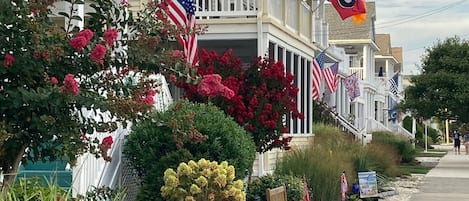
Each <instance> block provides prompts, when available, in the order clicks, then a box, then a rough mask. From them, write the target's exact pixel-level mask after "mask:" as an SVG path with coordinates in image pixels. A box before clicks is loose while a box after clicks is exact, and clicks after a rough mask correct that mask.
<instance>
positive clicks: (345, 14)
mask: <svg viewBox="0 0 469 201" xmlns="http://www.w3.org/2000/svg"><path fill="white" fill-rule="evenodd" d="M329 1H330V2H331V3H332V6H334V8H335V10H337V12H338V13H339V15H340V18H342V20H345V19H347V18H349V17H352V16H355V15H359V14H364V13H366V4H365V2H364V1H365V0H329Z"/></svg>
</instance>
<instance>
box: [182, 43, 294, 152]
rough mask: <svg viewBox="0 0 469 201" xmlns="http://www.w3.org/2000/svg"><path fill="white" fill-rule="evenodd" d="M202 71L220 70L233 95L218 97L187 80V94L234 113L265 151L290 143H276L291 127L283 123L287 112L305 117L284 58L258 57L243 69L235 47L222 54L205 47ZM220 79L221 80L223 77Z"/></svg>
mask: <svg viewBox="0 0 469 201" xmlns="http://www.w3.org/2000/svg"><path fill="white" fill-rule="evenodd" d="M198 73H199V74H201V75H203V76H204V78H205V76H207V75H211V74H215V73H216V74H219V75H220V76H221V78H222V80H221V84H223V85H224V86H225V87H227V88H229V89H231V90H232V91H233V94H234V95H233V96H232V98H231V99H227V98H221V97H220V98H214V97H213V94H210V93H208V92H207V91H209V90H202V89H201V88H204V86H203V85H202V84H204V82H203V81H202V82H201V84H200V85H199V86H192V85H189V84H184V83H183V81H180V82H179V83H178V86H180V87H183V88H184V89H185V96H186V97H187V98H189V99H190V100H192V101H200V102H206V101H207V98H212V99H211V101H212V102H213V103H214V104H215V105H217V106H218V107H220V108H222V109H223V110H224V111H225V112H226V113H227V114H229V115H230V116H232V117H233V118H234V119H235V120H236V121H237V122H238V123H239V124H240V125H241V126H244V128H245V129H246V130H247V131H248V132H250V133H251V134H252V135H253V139H254V142H255V143H256V147H257V151H259V152H265V151H268V150H270V149H272V148H274V147H281V148H282V147H285V146H286V144H284V143H282V144H278V143H274V142H275V140H276V139H279V137H281V136H282V134H283V133H284V132H285V131H288V129H287V128H286V127H285V126H286V125H285V124H284V123H283V117H285V116H286V115H289V116H291V117H292V118H303V115H302V114H300V113H299V112H298V109H297V102H296V97H297V93H298V88H297V87H295V86H294V85H293V78H294V76H293V75H292V74H290V73H285V69H284V66H283V64H282V63H281V62H275V61H273V60H270V59H262V58H260V57H259V58H257V60H255V61H254V62H253V63H252V64H251V66H250V67H249V68H247V69H243V67H242V65H241V62H240V60H239V58H237V57H235V56H233V55H232V52H231V50H229V51H227V52H225V53H224V54H223V55H221V56H218V54H217V53H216V52H214V51H212V52H207V51H205V50H202V55H201V61H200V66H199V69H198ZM219 82H220V81H219Z"/></svg>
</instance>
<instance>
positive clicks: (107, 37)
mask: <svg viewBox="0 0 469 201" xmlns="http://www.w3.org/2000/svg"><path fill="white" fill-rule="evenodd" d="M116 38H117V30H116V29H107V30H106V31H105V32H104V34H103V39H104V41H106V43H107V44H108V45H109V46H113V45H114V42H115V41H116Z"/></svg>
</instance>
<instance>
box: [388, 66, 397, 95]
mask: <svg viewBox="0 0 469 201" xmlns="http://www.w3.org/2000/svg"><path fill="white" fill-rule="evenodd" d="M389 84H390V85H389V92H391V93H392V94H394V96H395V97H397V95H398V94H399V89H398V86H399V85H398V84H399V72H397V73H395V74H394V76H392V78H391V79H389Z"/></svg>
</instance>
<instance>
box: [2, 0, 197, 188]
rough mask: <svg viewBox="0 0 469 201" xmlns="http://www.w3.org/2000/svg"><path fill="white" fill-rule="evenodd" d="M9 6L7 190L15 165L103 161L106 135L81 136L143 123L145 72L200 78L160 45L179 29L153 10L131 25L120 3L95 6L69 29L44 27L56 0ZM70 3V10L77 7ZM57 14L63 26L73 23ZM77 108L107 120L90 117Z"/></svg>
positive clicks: (149, 102)
mask: <svg viewBox="0 0 469 201" xmlns="http://www.w3.org/2000/svg"><path fill="white" fill-rule="evenodd" d="M12 2H13V1H0V41H3V42H1V43H0V168H1V170H2V171H3V173H4V174H5V175H6V177H5V180H4V181H5V183H7V184H8V183H10V182H11V181H12V179H13V178H14V177H13V173H14V172H16V171H17V167H18V164H19V163H20V161H26V160H29V161H33V162H34V161H38V160H55V159H59V158H61V159H64V158H65V159H66V160H68V161H69V162H70V163H72V164H73V163H74V161H75V160H76V158H77V156H79V155H80V154H82V153H84V152H86V151H90V152H95V153H96V154H97V155H98V156H103V157H104V158H105V159H108V160H110V158H107V157H108V156H107V154H106V153H107V150H108V149H110V148H111V145H112V138H105V139H104V140H103V141H102V142H100V141H99V140H97V139H88V137H87V134H90V133H93V132H95V131H100V132H103V131H113V130H115V129H116V128H117V127H118V123H119V122H122V123H124V124H125V122H127V121H136V120H139V119H144V118H146V117H147V114H148V113H149V111H150V110H151V109H152V108H153V104H154V99H153V96H155V95H156V94H157V93H158V91H157V90H156V89H157V86H158V83H155V82H154V80H151V79H149V76H150V75H151V74H154V73H168V74H171V75H173V76H177V77H178V78H181V77H184V80H186V81H187V82H194V83H196V82H198V81H199V80H200V79H199V78H198V77H197V76H195V75H196V74H197V73H196V71H194V70H190V71H189V70H188V69H189V68H190V66H189V65H188V64H187V63H186V62H185V60H184V59H183V58H182V57H180V56H178V55H174V56H173V51H172V50H171V49H170V48H167V47H170V45H169V44H170V39H171V38H174V36H175V34H177V31H178V30H177V28H172V26H170V25H169V24H168V22H167V21H165V20H161V19H160V18H158V17H159V16H160V15H161V13H162V11H161V6H159V5H158V4H154V3H151V4H150V5H149V6H148V7H147V9H146V10H144V11H142V12H141V13H140V16H142V17H141V19H143V20H138V21H137V20H132V18H129V16H130V14H129V13H127V12H125V9H124V8H125V6H127V5H126V4H116V3H114V2H115V1H108V0H96V1H94V3H93V4H92V7H94V8H95V11H96V12H95V13H91V14H89V19H87V21H86V25H85V29H83V30H77V29H75V28H74V27H72V26H68V27H63V26H61V25H56V24H51V23H50V22H51V21H52V20H51V19H49V17H48V13H49V11H48V8H50V6H51V5H52V4H53V3H54V2H55V0H32V1H14V3H12ZM71 2H73V3H72V9H73V8H74V6H76V4H80V3H84V2H83V1H79V0H75V1H71ZM152 2H153V1H152ZM61 15H63V16H64V18H65V20H66V21H67V22H71V21H72V20H81V19H80V17H79V16H72V15H71V14H67V13H61ZM110 16H113V17H110ZM127 26H128V27H127ZM127 28H128V30H129V32H130V33H132V34H127V32H124V29H127ZM119 36H120V37H119ZM128 41H132V42H128ZM124 47H125V48H124ZM124 49H128V51H123V50H124ZM181 72H182V73H181ZM185 72H191V73H185ZM83 108H86V109H88V110H90V111H97V110H100V111H101V112H106V113H107V114H109V115H111V117H112V119H113V120H112V121H105V120H104V118H103V119H101V120H99V119H96V118H94V117H93V118H89V117H87V116H85V115H84V114H83V112H82V109H83ZM124 126H125V125H124ZM10 173H12V174H10ZM0 191H1V190H0Z"/></svg>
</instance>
